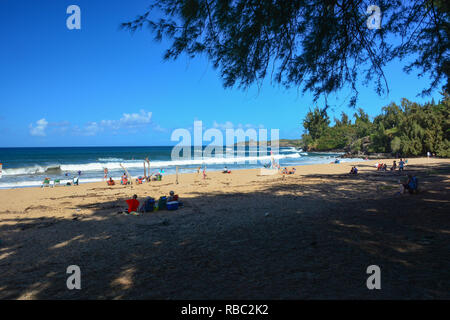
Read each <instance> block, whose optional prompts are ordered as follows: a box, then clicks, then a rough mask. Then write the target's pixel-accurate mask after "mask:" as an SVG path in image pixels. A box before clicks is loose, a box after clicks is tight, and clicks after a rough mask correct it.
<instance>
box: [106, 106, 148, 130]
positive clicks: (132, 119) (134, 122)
mask: <svg viewBox="0 0 450 320" xmlns="http://www.w3.org/2000/svg"><path fill="white" fill-rule="evenodd" d="M151 118H152V113H151V112H148V111H145V110H141V111H140V112H139V113H124V114H123V115H122V118H120V119H119V120H102V121H100V123H99V125H100V126H101V127H103V128H109V129H113V130H119V129H124V128H128V129H135V128H141V127H144V126H146V125H149V124H150V122H151Z"/></svg>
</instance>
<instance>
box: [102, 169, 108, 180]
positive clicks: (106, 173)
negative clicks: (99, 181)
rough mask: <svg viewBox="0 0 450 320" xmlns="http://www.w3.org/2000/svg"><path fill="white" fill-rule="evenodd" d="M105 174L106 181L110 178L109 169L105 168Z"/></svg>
mask: <svg viewBox="0 0 450 320" xmlns="http://www.w3.org/2000/svg"><path fill="white" fill-rule="evenodd" d="M103 172H104V173H105V176H104V179H105V180H106V179H107V178H108V168H105V169H104V170H103Z"/></svg>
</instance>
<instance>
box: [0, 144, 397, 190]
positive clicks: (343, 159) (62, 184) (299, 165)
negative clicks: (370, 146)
mask: <svg viewBox="0 0 450 320" xmlns="http://www.w3.org/2000/svg"><path fill="white" fill-rule="evenodd" d="M315 153H317V154H321V152H315ZM323 154H329V153H327V152H323ZM338 158H339V157H338ZM350 159H352V160H350ZM353 159H354V160H353ZM359 159H360V158H342V159H341V164H344V163H347V164H348V163H359V162H361V161H368V160H363V159H361V160H359ZM369 160H375V159H369ZM376 160H377V161H381V160H384V161H389V160H390V159H376ZM319 164H321V165H323V164H331V162H327V163H320V162H318V163H314V164H311V163H306V164H296V165H289V167H296V168H297V167H300V168H301V167H304V166H311V165H319ZM224 165H226V163H225V164H224ZM174 167H175V166H173V168H172V169H174ZM282 167H285V166H282ZM155 169H157V168H156V167H155ZM183 169H188V170H192V171H195V170H196V169H195V168H183V167H182V166H180V170H183ZM222 169H223V168H220V169H208V168H207V172H221V171H222ZM230 169H231V170H233V171H242V170H260V168H239V169H233V168H230ZM192 173H195V172H184V173H179V175H185V174H192ZM138 176H142V175H136V176H134V175H133V179H136V178H137V177H138ZM169 176H175V173H170V174H164V175H163V179H164V177H169ZM59 179H60V181H61V185H59V186H57V188H60V187H68V186H66V185H65V183H67V182H72V178H71V179H67V178H66V177H61V178H59ZM83 179H84V178H83V177H80V180H79V183H80V185H85V184H90V183H102V182H105V181H106V180H103V179H102V178H92V177H89V178H86V179H88V180H91V181H88V182H83ZM113 179H114V181H116V182H117V181H119V182H120V177H119V176H118V177H113ZM50 180H51V181H54V180H55V179H54V178H53V179H50ZM92 180H95V181H92ZM0 182H1V179H0ZM33 182H35V183H36V182H37V181H33ZM23 183H27V181H23ZM41 184H42V182H39V185H37V184H35V185H21V186H11V187H1V186H0V191H1V190H13V189H23V188H25V189H30V188H41Z"/></svg>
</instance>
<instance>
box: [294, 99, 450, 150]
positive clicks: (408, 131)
mask: <svg viewBox="0 0 450 320" xmlns="http://www.w3.org/2000/svg"><path fill="white" fill-rule="evenodd" d="M449 105H450V98H449V95H448V94H444V97H443V99H442V100H441V101H439V103H437V104H436V103H435V102H434V101H432V102H430V103H427V104H424V105H420V104H418V103H415V102H411V101H408V100H407V99H402V101H401V104H400V106H398V105H396V104H395V103H391V104H390V105H388V106H386V107H383V109H382V113H381V114H380V115H378V116H376V117H375V118H374V119H373V121H371V120H370V118H369V116H368V114H367V113H365V112H364V110H363V109H362V108H359V109H358V110H357V112H355V114H354V115H353V119H354V121H353V122H352V120H351V119H350V118H349V116H348V115H347V114H345V113H344V112H342V114H341V118H340V119H336V118H335V119H334V121H335V124H334V126H332V127H331V126H330V118H329V116H328V114H327V110H326V108H324V109H320V108H318V107H316V108H315V109H314V110H310V111H309V112H308V114H307V115H306V117H305V119H304V120H303V127H304V128H305V134H303V135H302V140H301V145H302V146H303V148H304V149H306V150H309V151H327V150H345V151H347V152H351V153H354V154H356V153H365V154H370V153H392V154H398V155H403V156H419V155H425V154H426V153H427V152H431V153H433V154H436V156H438V157H450V142H449V140H450V117H449V111H450V108H449Z"/></svg>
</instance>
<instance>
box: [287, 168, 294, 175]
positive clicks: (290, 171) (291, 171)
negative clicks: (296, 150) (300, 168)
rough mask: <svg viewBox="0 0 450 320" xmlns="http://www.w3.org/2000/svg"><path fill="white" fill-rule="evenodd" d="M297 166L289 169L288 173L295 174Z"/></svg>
mask: <svg viewBox="0 0 450 320" xmlns="http://www.w3.org/2000/svg"><path fill="white" fill-rule="evenodd" d="M295 170H296V169H295V168H292V169H291V170H289V172H288V174H294V173H295Z"/></svg>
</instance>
